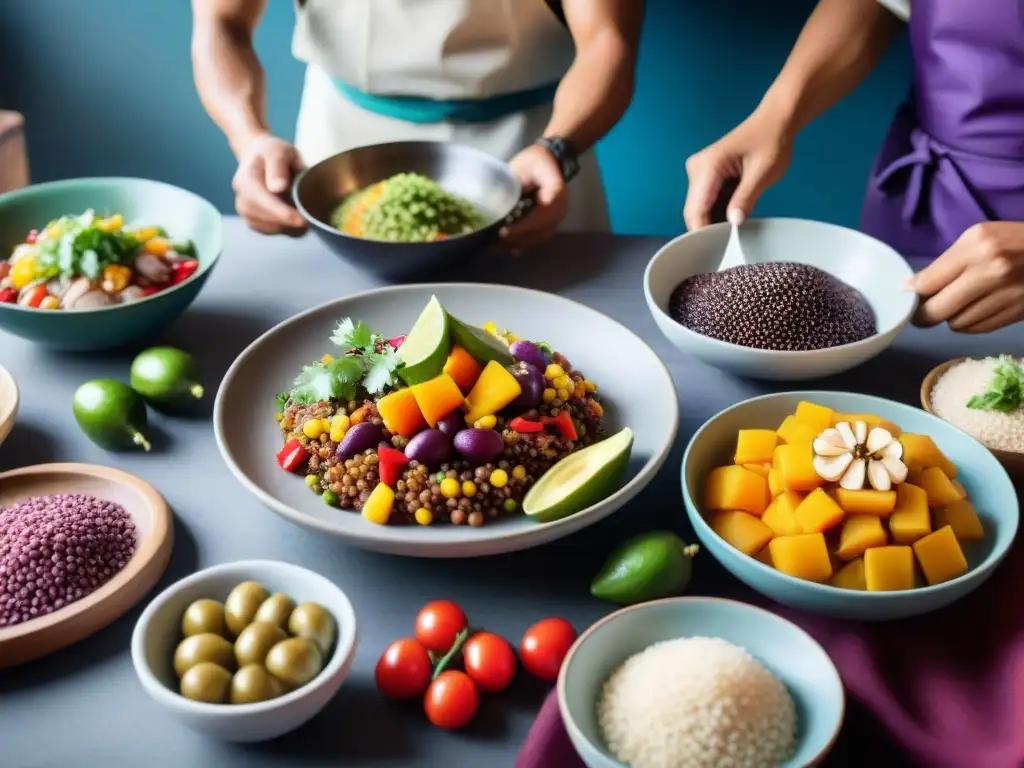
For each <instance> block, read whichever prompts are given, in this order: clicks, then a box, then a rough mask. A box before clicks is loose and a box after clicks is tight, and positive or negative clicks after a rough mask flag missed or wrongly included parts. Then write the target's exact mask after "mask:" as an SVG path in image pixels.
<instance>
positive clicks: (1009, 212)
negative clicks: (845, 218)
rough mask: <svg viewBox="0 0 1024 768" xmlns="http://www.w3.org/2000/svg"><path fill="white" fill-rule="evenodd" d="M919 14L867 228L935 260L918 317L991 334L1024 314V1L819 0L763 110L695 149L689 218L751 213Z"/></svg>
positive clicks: (924, 279)
mask: <svg viewBox="0 0 1024 768" xmlns="http://www.w3.org/2000/svg"><path fill="white" fill-rule="evenodd" d="M908 19H909V22H908V23H909V32H910V43H911V50H912V53H913V60H914V80H913V89H912V92H911V94H910V96H909V97H908V99H907V101H906V103H905V104H903V105H902V106H901V107H900V109H899V111H898V113H897V115H896V118H895V120H894V121H893V124H892V127H891V128H890V130H889V133H888V135H887V137H886V139H885V142H884V143H883V145H882V149H881V151H880V153H879V155H878V159H877V161H876V164H875V167H874V169H873V171H872V174H871V178H870V181H869V184H868V189H867V192H866V194H865V198H864V206H863V211H862V217H861V228H862V229H863V230H864V231H865V232H867V233H868V234H870V235H873V236H874V237H877V238H879V239H880V240H883V241H884V242H886V243H888V244H889V245H891V246H892V247H893V248H895V249H896V250H897V251H899V252H901V253H902V254H904V255H905V256H908V257H925V258H929V259H933V260H934V261H933V262H932V263H931V264H930V265H929V266H927V267H926V268H925V269H923V270H922V271H921V272H919V273H917V275H915V277H914V278H913V279H912V280H911V282H910V283H909V284H908V286H907V287H908V288H909V289H912V290H914V291H916V292H917V293H918V294H919V295H920V296H921V303H920V307H919V309H918V312H917V315H916V317H915V322H916V323H917V324H918V325H922V326H931V325H937V324H939V323H942V322H947V323H949V326H950V327H951V328H953V329H954V330H957V331H962V332H965V333H986V332H988V331H993V330H996V329H997V328H1001V327H1003V326H1005V325H1009V324H1011V323H1015V322H1017V321H1019V320H1021V319H1024V1H1022V0H820V2H819V3H818V6H817V8H816V9H815V10H814V13H813V14H812V15H811V18H810V19H809V20H808V22H807V24H806V25H805V27H804V29H803V32H802V33H801V35H800V38H799V40H798V41H797V43H796V45H795V47H794V48H793V51H792V53H791V54H790V56H789V59H788V60H787V62H786V64H785V66H784V67H783V69H782V72H781V73H780V74H779V76H778V77H777V78H776V80H775V82H774V83H773V84H772V86H771V87H770V88H769V90H768V92H767V93H766V94H765V97H764V99H763V100H762V102H761V104H760V105H759V106H758V107H757V109H756V110H755V111H754V112H753V114H751V116H750V117H749V118H747V119H746V120H745V121H744V122H743V123H742V124H740V125H739V126H738V127H736V128H735V129H734V130H733V131H732V132H730V133H729V134H727V135H726V136H724V137H723V138H722V139H720V140H719V141H717V142H715V143H714V144H712V145H710V146H708V147H707V148H705V149H703V150H701V151H700V152H698V153H697V154H695V155H693V156H692V157H690V158H689V159H688V160H687V164H686V169H687V175H688V176H689V181H690V186H689V191H688V193H687V198H686V205H685V208H684V210H683V217H684V219H685V220H686V224H687V227H688V228H690V229H696V228H699V227H702V226H705V225H707V224H709V223H710V221H711V212H712V210H713V209H714V208H715V207H716V205H717V204H718V203H719V202H721V201H720V200H719V198H720V197H721V196H722V194H723V191H724V190H725V189H727V188H729V187H730V186H731V185H729V184H728V182H730V181H734V182H735V183H736V186H735V191H734V192H733V193H732V195H731V197H730V198H729V200H728V201H727V216H728V218H729V220H730V221H733V222H734V223H735V222H740V221H742V220H743V219H744V218H745V217H746V216H747V215H748V214H749V213H750V211H751V209H752V208H753V206H754V204H755V202H756V201H757V198H758V197H759V196H760V194H761V193H762V192H763V191H764V190H765V189H766V188H767V187H768V186H770V185H771V184H774V183H775V182H776V181H778V180H779V179H780V178H781V177H782V175H783V174H784V173H785V171H786V168H787V167H788V165H789V160H790V153H791V146H792V143H793V139H794V137H795V135H796V134H797V132H798V131H799V130H800V129H802V128H803V127H804V126H805V125H807V124H808V123H809V122H810V121H811V120H813V119H814V118H815V117H816V116H818V115H819V114H821V113H822V112H824V111H825V110H827V109H828V108H829V107H831V106H832V105H833V104H835V103H836V102H837V101H839V100H840V99H841V98H842V97H843V96H845V95H846V94H848V93H849V92H851V91H852V90H853V89H854V88H855V87H856V86H857V85H858V84H859V83H860V82H861V81H862V80H863V79H864V78H865V77H866V76H867V75H868V73H869V72H870V71H871V70H872V68H873V67H874V66H875V64H876V63H877V62H878V60H879V59H880V58H881V56H882V54H883V53H884V52H885V50H886V48H887V47H888V46H889V45H890V43H891V42H892V41H893V39H894V38H895V36H896V35H897V33H898V32H899V31H900V28H901V26H902V24H903V21H905V20H908Z"/></svg>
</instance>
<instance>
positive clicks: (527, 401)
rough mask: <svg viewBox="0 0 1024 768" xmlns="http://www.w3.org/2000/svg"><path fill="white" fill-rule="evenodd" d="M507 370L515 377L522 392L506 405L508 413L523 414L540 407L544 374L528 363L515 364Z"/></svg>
mask: <svg viewBox="0 0 1024 768" xmlns="http://www.w3.org/2000/svg"><path fill="white" fill-rule="evenodd" d="M508 370H509V372H510V373H511V374H512V375H513V376H515V379H516V381H518V382H519V387H520V389H521V390H522V391H521V392H520V393H519V397H517V398H516V399H515V400H513V401H512V402H511V403H509V404H508V408H507V411H508V413H512V414H518V413H524V412H526V411H529V410H530V409H531V408H536V407H537V406H538V405H540V401H541V398H542V397H543V396H544V386H545V384H544V374H543V373H541V372H540V371H539V370H537V369H536V368H535V367H534V366H532V365H530V364H529V363H516V364H515V365H513V366H510V367H509V369H508Z"/></svg>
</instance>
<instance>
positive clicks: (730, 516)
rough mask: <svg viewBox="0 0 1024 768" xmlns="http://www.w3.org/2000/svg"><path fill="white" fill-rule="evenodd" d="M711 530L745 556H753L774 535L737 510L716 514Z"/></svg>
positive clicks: (761, 524)
mask: <svg viewBox="0 0 1024 768" xmlns="http://www.w3.org/2000/svg"><path fill="white" fill-rule="evenodd" d="M709 525H710V526H711V529H712V530H713V531H714V532H715V533H717V534H718V535H719V536H721V537H722V538H723V539H725V541H726V542H727V543H728V544H731V545H732V546H734V547H735V548H736V549H738V550H739V551H740V552H742V553H743V554H745V555H754V554H756V553H757V552H759V551H760V550H761V549H763V548H764V546H765V544H767V543H768V542H769V541H771V540H772V537H773V536H775V533H774V532H773V531H772V529H771V528H769V527H768V526H767V525H765V524H764V523H762V522H761V521H760V520H759V519H757V518H756V517H754V516H753V515H749V514H747V513H746V512H739V511H737V510H730V511H723V512H716V513H715V515H714V517H712V518H711V521H710V522H709Z"/></svg>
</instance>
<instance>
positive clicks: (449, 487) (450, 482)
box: [441, 477, 462, 499]
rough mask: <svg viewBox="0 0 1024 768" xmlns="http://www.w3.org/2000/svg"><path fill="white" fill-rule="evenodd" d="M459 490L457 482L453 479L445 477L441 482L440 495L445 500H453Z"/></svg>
mask: <svg viewBox="0 0 1024 768" xmlns="http://www.w3.org/2000/svg"><path fill="white" fill-rule="evenodd" d="M461 490H462V489H461V487H460V486H459V481H458V480H456V479H455V478H454V477H446V478H445V479H444V480H442V481H441V495H442V496H444V497H445V498H446V499H454V498H455V497H456V496H458V495H459V491H461Z"/></svg>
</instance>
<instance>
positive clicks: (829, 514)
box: [793, 488, 845, 533]
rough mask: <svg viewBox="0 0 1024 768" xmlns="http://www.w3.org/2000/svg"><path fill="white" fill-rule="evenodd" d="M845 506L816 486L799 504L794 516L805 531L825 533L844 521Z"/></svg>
mask: <svg viewBox="0 0 1024 768" xmlns="http://www.w3.org/2000/svg"><path fill="white" fill-rule="evenodd" d="M844 514H845V513H844V512H843V508H842V507H840V506H839V505H838V504H836V502H835V499H833V498H832V497H831V496H829V495H828V494H827V493H825V491H823V490H822V489H821V488H815V489H814V490H813V491H811V492H810V493H809V494H807V497H806V498H805V499H804V500H803V501H801V502H800V504H799V506H797V508H796V511H795V512H794V513H793V516H794V517H795V518H796V521H797V523H799V524H800V528H801V529H802V531H803V532H804V533H818V532H821V533H824V532H825V531H827V530H829V529H830V528H835V527H836V526H837V525H839V524H840V523H841V522H843V516H844Z"/></svg>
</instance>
